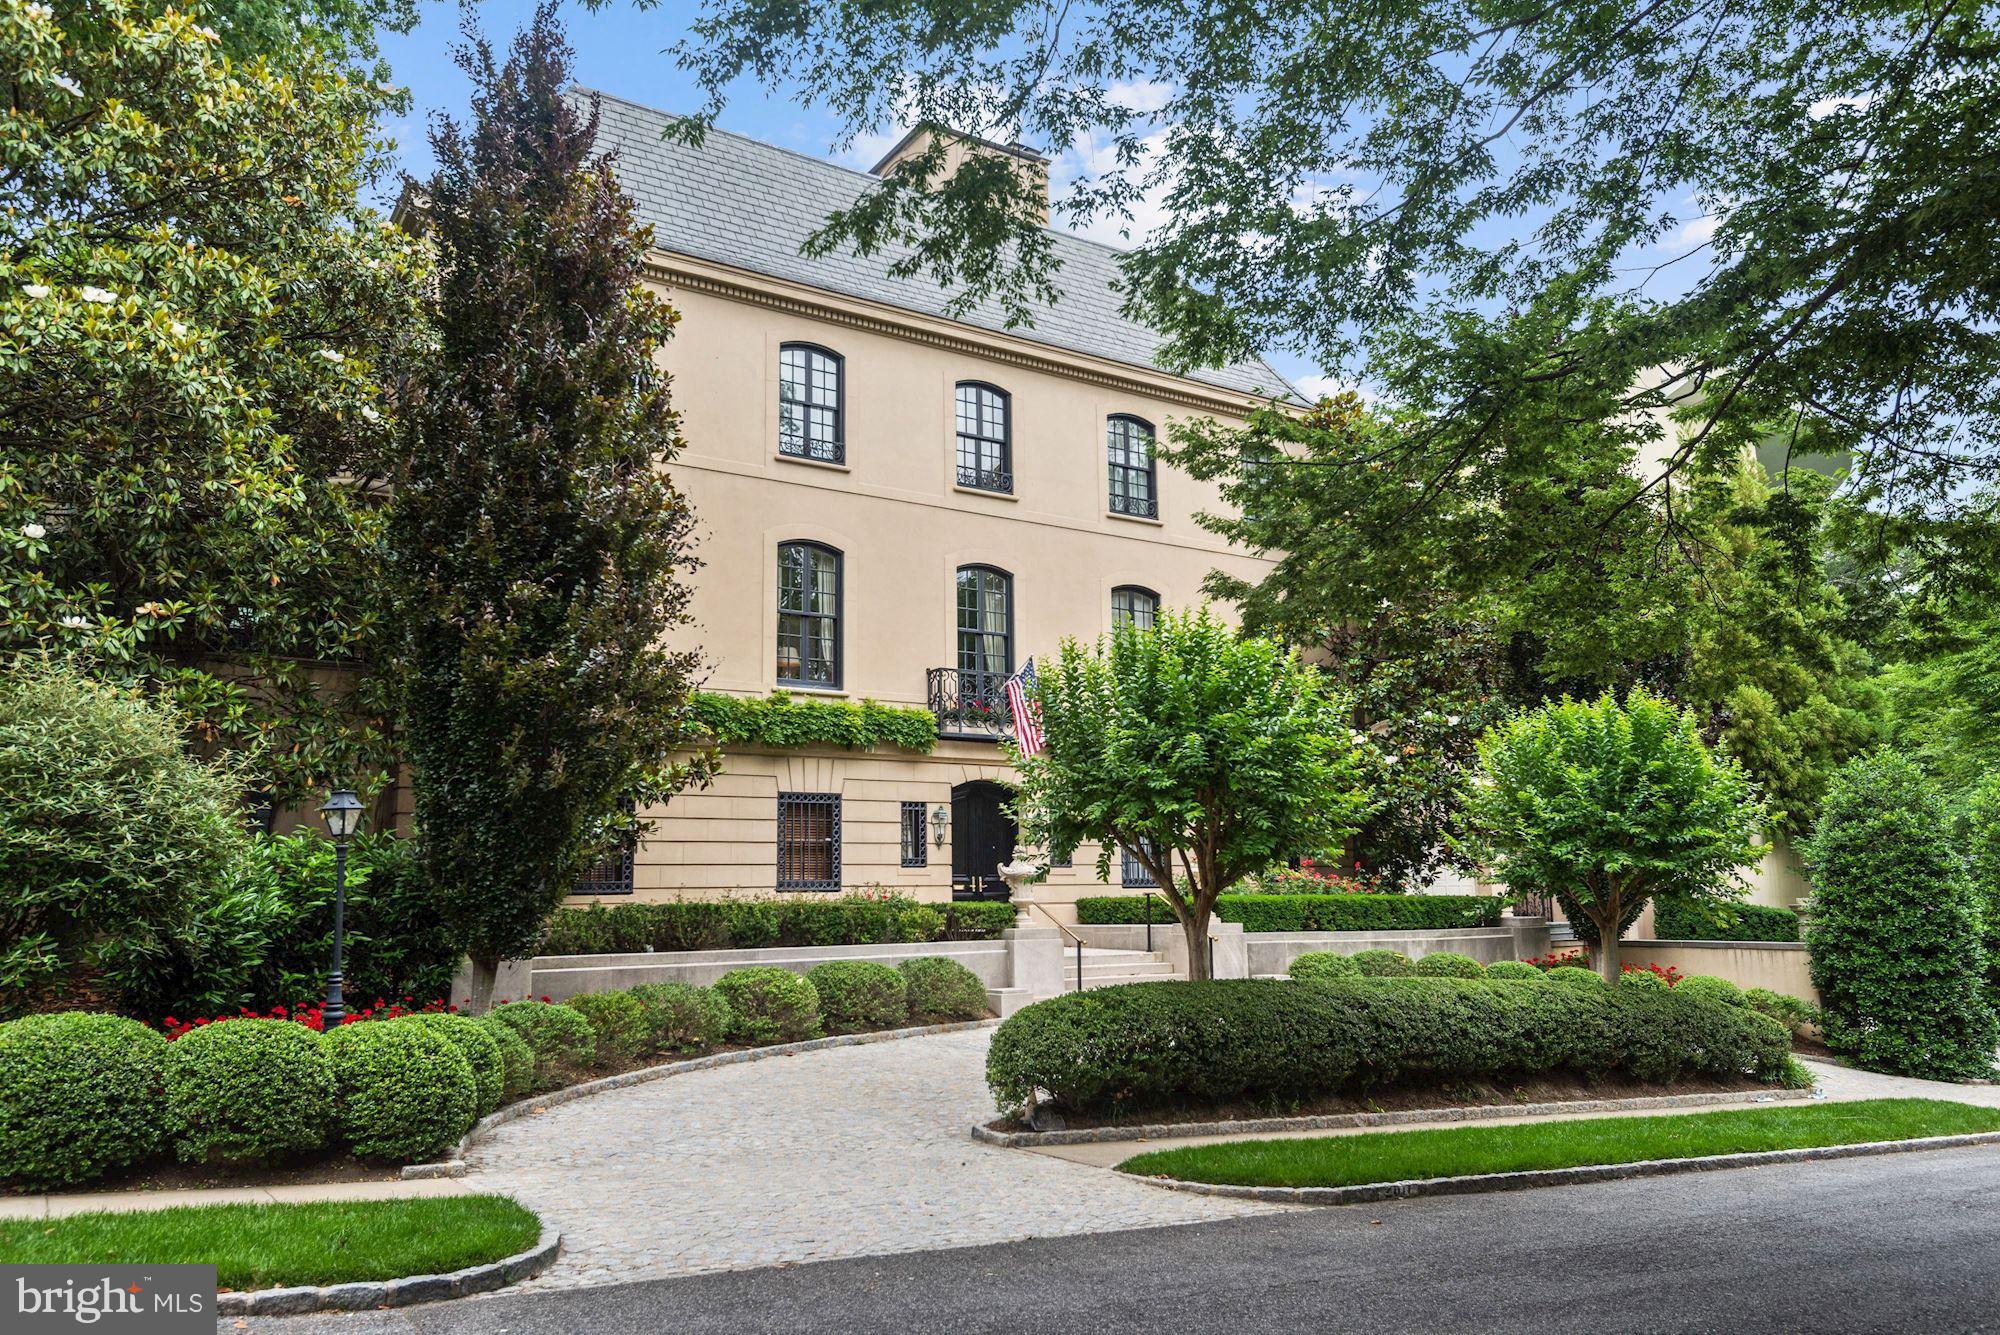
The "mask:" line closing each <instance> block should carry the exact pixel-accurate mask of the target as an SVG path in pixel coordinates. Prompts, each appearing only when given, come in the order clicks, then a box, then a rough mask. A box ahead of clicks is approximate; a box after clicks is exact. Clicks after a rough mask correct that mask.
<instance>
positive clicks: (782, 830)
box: [778, 793, 840, 890]
mask: <svg viewBox="0 0 2000 1335" xmlns="http://www.w3.org/2000/svg"><path fill="white" fill-rule="evenodd" d="M778 889H780V890H838V889H840V794H839V793H779V794H778Z"/></svg>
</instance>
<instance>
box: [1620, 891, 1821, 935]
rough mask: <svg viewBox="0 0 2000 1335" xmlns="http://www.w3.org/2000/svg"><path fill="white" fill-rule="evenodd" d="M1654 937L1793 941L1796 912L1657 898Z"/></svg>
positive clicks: (1762, 906) (1744, 905)
mask: <svg viewBox="0 0 2000 1335" xmlns="http://www.w3.org/2000/svg"><path fill="white" fill-rule="evenodd" d="M1653 937H1654V939H1655V940H1659V941H1796V940H1798V939H1799V915H1798V914H1797V913H1795V912H1793V911H1792V910H1791V909H1779V908H1772V907H1771V906H1770V905H1768V904H1709V905H1702V906H1699V907H1697V906H1696V905H1693V904H1681V903H1676V902H1675V901H1673V900H1669V899H1656V900H1654V901H1653Z"/></svg>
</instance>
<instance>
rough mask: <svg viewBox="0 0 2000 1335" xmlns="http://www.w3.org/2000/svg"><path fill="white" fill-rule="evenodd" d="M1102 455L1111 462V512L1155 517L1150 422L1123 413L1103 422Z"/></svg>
mask: <svg viewBox="0 0 2000 1335" xmlns="http://www.w3.org/2000/svg"><path fill="white" fill-rule="evenodd" d="M1105 457H1106V458H1107V459H1109V460H1110V465H1111V512H1112V513H1113V514H1120V515H1138V516H1139V517H1140V518H1142V519H1157V518H1159V514H1160V500H1159V495H1158V493H1157V491H1156V490H1155V488H1154V485H1153V483H1154V473H1153V424H1152V423H1150V422H1147V421H1144V420H1142V419H1141V418H1137V417H1127V416H1124V415H1123V414H1121V415H1119V416H1117V417H1113V418H1111V419H1110V420H1109V421H1108V422H1107V423H1106V439H1105Z"/></svg>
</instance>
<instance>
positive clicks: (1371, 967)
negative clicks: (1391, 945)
mask: <svg viewBox="0 0 2000 1335" xmlns="http://www.w3.org/2000/svg"><path fill="white" fill-rule="evenodd" d="M1352 958H1353V960H1354V967H1355V968H1357V969H1359V970H1361V976H1362V977H1364V978H1407V977H1409V976H1410V974H1411V973H1412V972H1414V971H1415V969H1416V966H1415V965H1413V964H1411V963H1410V957H1409V956H1408V955H1405V954H1404V953H1403V952H1402V951H1400V950H1363V951H1359V952H1357V953H1356V954H1355V955H1353V956H1352Z"/></svg>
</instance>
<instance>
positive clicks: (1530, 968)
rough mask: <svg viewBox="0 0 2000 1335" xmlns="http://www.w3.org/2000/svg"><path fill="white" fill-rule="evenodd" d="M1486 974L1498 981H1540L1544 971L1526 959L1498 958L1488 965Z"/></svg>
mask: <svg viewBox="0 0 2000 1335" xmlns="http://www.w3.org/2000/svg"><path fill="white" fill-rule="evenodd" d="M1486 976H1487V977H1488V978H1490V979H1492V980H1493V981H1494V982H1496V983H1539V982H1541V981H1542V971H1541V970H1540V969H1537V968H1536V967H1535V966H1534V965H1532V964H1530V963H1528V962H1527V961H1526V960H1496V961H1494V962H1493V963H1492V964H1489V965H1487V966H1486Z"/></svg>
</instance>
